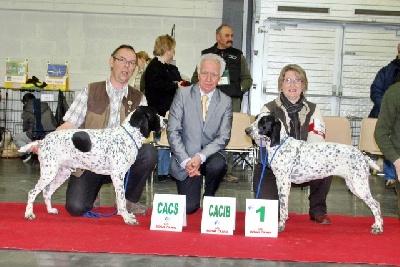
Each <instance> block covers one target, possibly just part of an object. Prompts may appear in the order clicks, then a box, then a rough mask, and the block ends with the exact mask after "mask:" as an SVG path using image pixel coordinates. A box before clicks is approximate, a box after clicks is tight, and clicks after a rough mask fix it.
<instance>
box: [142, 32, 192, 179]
mask: <svg viewBox="0 0 400 267" xmlns="http://www.w3.org/2000/svg"><path fill="white" fill-rule="evenodd" d="M175 46H176V42H175V40H174V39H173V38H172V37H171V36H169V35H168V34H166V35H161V36H158V37H157V39H156V41H155V43H154V50H153V54H154V58H153V59H152V60H151V61H150V63H149V65H148V66H147V68H146V72H145V74H144V83H145V94H146V98H147V101H148V103H149V106H151V107H154V108H155V109H156V110H157V113H158V114H159V115H160V116H163V117H165V115H166V113H167V111H168V110H169V108H170V106H171V103H172V100H173V98H174V95H175V92H176V90H177V89H178V88H179V87H182V86H184V85H185V81H183V79H182V78H181V75H180V73H179V70H178V68H177V67H176V66H174V65H172V64H170V63H171V61H172V59H173V58H174V55H175ZM169 162H170V150H169V149H160V150H158V165H157V172H158V177H157V181H158V182H165V181H166V180H167V179H168V178H169Z"/></svg>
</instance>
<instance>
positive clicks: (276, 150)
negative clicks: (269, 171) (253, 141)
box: [260, 135, 289, 167]
mask: <svg viewBox="0 0 400 267" xmlns="http://www.w3.org/2000/svg"><path fill="white" fill-rule="evenodd" d="M288 138H289V135H287V136H286V137H285V139H283V140H282V142H281V143H280V144H279V145H278V147H277V148H276V149H275V151H274V154H273V155H272V157H271V160H270V161H269V162H268V150H267V147H265V158H264V160H263V157H262V139H261V138H260V158H261V164H262V165H263V166H265V167H271V164H272V161H273V160H274V157H275V155H276V152H278V150H279V149H280V148H281V146H282V145H283V144H284V143H285V142H286V140H287V139H288Z"/></svg>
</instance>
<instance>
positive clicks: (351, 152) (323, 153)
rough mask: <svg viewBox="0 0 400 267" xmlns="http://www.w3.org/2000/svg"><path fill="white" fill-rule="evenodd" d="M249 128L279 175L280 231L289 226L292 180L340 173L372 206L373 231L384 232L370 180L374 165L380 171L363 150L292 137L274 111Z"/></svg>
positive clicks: (300, 181)
mask: <svg viewBox="0 0 400 267" xmlns="http://www.w3.org/2000/svg"><path fill="white" fill-rule="evenodd" d="M245 131H246V134H247V135H249V136H250V137H251V138H252V139H253V140H255V141H256V142H257V143H258V142H259V140H260V139H261V142H262V146H266V149H267V155H268V157H267V158H268V159H267V160H266V162H267V163H268V164H269V165H270V167H271V169H272V171H273V173H274V174H275V176H276V184H277V187H278V195H279V203H280V207H279V212H280V221H279V224H278V230H279V231H283V230H284V229H285V223H286V220H287V219H288V203H289V194H290V186H291V183H295V184H301V183H304V182H309V181H311V180H315V179H322V178H325V177H327V176H330V175H337V176H341V177H342V178H344V179H345V181H346V185H347V186H348V188H349V189H350V191H351V192H353V193H354V194H355V195H356V196H358V197H359V198H360V199H361V200H363V201H364V202H365V204H367V206H368V207H369V208H370V209H371V211H372V214H373V215H374V217H375V223H374V224H372V227H371V228H372V229H371V233H372V234H382V233H383V219H382V216H381V209H380V205H379V203H378V202H377V201H376V200H375V199H374V198H373V197H372V195H371V191H370V187H369V181H368V179H369V175H370V168H373V169H376V170H379V167H378V166H377V165H376V164H375V163H374V162H373V161H372V160H371V159H370V158H369V157H368V156H366V155H364V154H363V153H362V152H361V151H360V150H358V149H357V148H355V147H353V146H349V145H343V144H338V143H329V142H319V143H307V142H305V141H301V140H296V139H295V138H292V137H288V135H287V133H286V131H285V129H284V127H282V122H281V121H280V120H279V119H278V118H277V117H275V115H274V114H272V113H261V114H260V115H258V117H257V118H256V121H255V122H254V123H253V124H252V125H250V126H249V127H248V128H246V130H245ZM264 164H265V163H264Z"/></svg>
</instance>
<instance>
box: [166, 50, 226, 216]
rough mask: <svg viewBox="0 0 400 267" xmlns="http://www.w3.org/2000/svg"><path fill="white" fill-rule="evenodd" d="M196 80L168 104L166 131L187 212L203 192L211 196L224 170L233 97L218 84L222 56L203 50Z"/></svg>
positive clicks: (195, 204) (177, 181)
mask: <svg viewBox="0 0 400 267" xmlns="http://www.w3.org/2000/svg"><path fill="white" fill-rule="evenodd" d="M197 69H198V76H199V77H198V80H199V82H198V83H197V84H195V85H192V86H191V87H186V88H179V89H178V90H177V92H176V95H175V97H174V100H173V102H172V105H171V109H170V113H169V117H168V127H167V135H168V141H169V143H170V146H171V152H172V157H171V168H170V172H171V175H172V176H174V177H175V178H176V183H177V188H178V194H180V195H186V213H187V214H191V213H194V212H196V211H197V210H198V209H199V208H200V201H201V187H202V184H203V177H202V175H204V177H205V190H204V196H214V195H215V193H216V191H217V190H218V187H219V184H220V182H221V181H222V179H223V177H224V176H225V174H226V170H227V164H226V159H225V156H224V155H223V154H222V153H221V152H222V150H223V149H224V148H225V146H226V145H227V144H228V141H229V139H230V137H231V128H232V101H231V99H230V98H229V97H228V96H227V95H225V94H224V93H223V92H221V91H220V90H219V89H218V88H217V84H218V81H219V79H220V77H221V74H222V72H223V71H224V69H225V62H224V60H223V59H222V58H221V57H219V56H218V55H215V54H205V55H202V56H201V57H200V60H199V62H198V64H197Z"/></svg>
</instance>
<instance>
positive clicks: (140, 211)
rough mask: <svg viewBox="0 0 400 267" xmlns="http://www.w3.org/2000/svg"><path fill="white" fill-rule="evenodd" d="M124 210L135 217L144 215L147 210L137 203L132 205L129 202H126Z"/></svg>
mask: <svg viewBox="0 0 400 267" xmlns="http://www.w3.org/2000/svg"><path fill="white" fill-rule="evenodd" d="M126 209H127V210H128V212H130V213H133V214H135V215H146V214H147V213H148V210H147V208H146V207H145V206H143V205H142V204H140V203H139V202H136V203H133V202H130V201H129V200H126Z"/></svg>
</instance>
